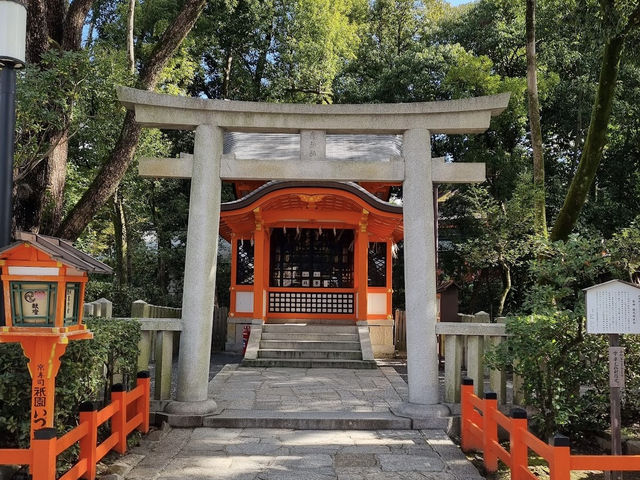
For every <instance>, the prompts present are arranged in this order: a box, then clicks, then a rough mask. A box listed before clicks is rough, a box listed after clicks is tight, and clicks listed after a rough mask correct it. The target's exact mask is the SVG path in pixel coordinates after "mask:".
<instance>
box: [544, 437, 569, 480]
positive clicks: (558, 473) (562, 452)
mask: <svg viewBox="0 0 640 480" xmlns="http://www.w3.org/2000/svg"><path fill="white" fill-rule="evenodd" d="M550 463H551V465H549V466H550V467H551V480H571V442H570V441H569V437H565V436H564V435H560V434H559V433H556V434H555V435H554V437H553V459H552V460H551V462H550Z"/></svg>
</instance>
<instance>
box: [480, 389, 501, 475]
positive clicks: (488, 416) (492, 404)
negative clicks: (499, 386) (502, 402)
mask: <svg viewBox="0 0 640 480" xmlns="http://www.w3.org/2000/svg"><path fill="white" fill-rule="evenodd" d="M483 404H484V405H483V411H482V430H483V445H482V450H483V456H484V468H485V469H486V470H487V472H489V473H493V472H497V471H498V456H497V455H496V450H495V446H494V443H497V442H498V423H497V422H496V419H495V417H494V413H495V411H496V410H497V409H498V395H497V394H496V392H487V393H485V394H484V402H483Z"/></svg>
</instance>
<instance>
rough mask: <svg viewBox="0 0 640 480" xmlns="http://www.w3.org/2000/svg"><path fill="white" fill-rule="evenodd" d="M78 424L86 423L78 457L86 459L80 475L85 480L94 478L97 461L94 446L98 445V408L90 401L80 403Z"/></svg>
mask: <svg viewBox="0 0 640 480" xmlns="http://www.w3.org/2000/svg"><path fill="white" fill-rule="evenodd" d="M79 410H80V425H82V424H83V423H86V424H87V427H88V431H87V434H86V435H85V436H84V437H82V438H81V439H80V454H79V457H80V459H81V460H82V459H85V460H86V461H87V471H86V473H85V474H84V475H83V476H82V477H83V478H86V479H87V480H94V479H95V478H96V463H98V459H97V453H96V447H97V446H98V409H97V408H96V407H95V405H94V404H93V403H91V402H83V403H81V404H80V407H79Z"/></svg>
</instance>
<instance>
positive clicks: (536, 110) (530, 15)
mask: <svg viewBox="0 0 640 480" xmlns="http://www.w3.org/2000/svg"><path fill="white" fill-rule="evenodd" d="M526 31H527V97H528V101H529V125H530V128H531V148H532V150H533V184H534V187H535V190H536V195H535V197H534V206H533V208H534V224H535V230H536V233H537V234H538V235H541V236H543V237H545V238H546V237H547V236H548V233H547V217H546V213H545V210H546V205H545V188H544V157H543V155H542V129H541V127H540V102H539V100H538V78H537V67H536V0H527V14H526Z"/></svg>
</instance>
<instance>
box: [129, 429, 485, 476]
mask: <svg viewBox="0 0 640 480" xmlns="http://www.w3.org/2000/svg"><path fill="white" fill-rule="evenodd" d="M123 463H129V464H130V465H131V464H135V466H134V468H133V469H132V470H130V471H129V472H128V473H127V474H126V476H125V478H127V479H136V480H143V479H144V480H178V479H185V478H188V479H192V480H204V479H211V480H218V479H226V480H299V479H300V480H330V479H338V480H400V479H402V480H414V479H415V480H417V479H423V480H424V479H428V480H481V479H482V477H481V476H480V475H479V474H478V472H477V470H476V469H475V468H474V467H473V465H471V463H469V462H468V461H467V459H466V458H465V456H464V455H463V454H462V452H460V450H459V449H458V447H457V446H455V445H454V444H453V443H452V442H451V440H450V439H449V438H448V437H447V435H446V434H445V433H444V432H442V431H438V430H421V431H417V430H400V431H398V430H379V431H361V430H360V431H341V430H337V431H336V430H330V431H327V430H322V431H318V430H283V429H224V428H219V429H212V428H196V429H174V430H171V431H170V432H169V433H168V434H167V435H165V436H164V437H163V438H162V439H161V440H160V441H158V442H149V441H146V442H143V445H141V446H140V447H136V448H135V449H134V450H133V451H132V452H131V454H129V455H128V458H126V457H125V458H124V459H123Z"/></svg>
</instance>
